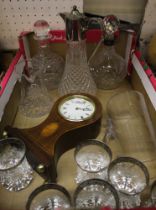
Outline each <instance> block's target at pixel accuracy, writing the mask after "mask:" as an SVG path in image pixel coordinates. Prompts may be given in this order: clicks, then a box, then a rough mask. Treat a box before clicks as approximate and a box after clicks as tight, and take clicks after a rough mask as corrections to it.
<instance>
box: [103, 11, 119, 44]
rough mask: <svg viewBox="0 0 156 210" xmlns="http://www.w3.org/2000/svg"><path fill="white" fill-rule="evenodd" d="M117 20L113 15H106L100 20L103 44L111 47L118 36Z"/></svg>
mask: <svg viewBox="0 0 156 210" xmlns="http://www.w3.org/2000/svg"><path fill="white" fill-rule="evenodd" d="M119 24H120V22H119V20H118V18H117V17H116V16H114V15H108V16H106V17H105V18H103V20H102V27H103V28H102V30H103V31H104V34H103V35H104V43H106V44H108V45H109V44H111V45H113V44H114V42H115V40H116V39H117V38H118V36H119Z"/></svg>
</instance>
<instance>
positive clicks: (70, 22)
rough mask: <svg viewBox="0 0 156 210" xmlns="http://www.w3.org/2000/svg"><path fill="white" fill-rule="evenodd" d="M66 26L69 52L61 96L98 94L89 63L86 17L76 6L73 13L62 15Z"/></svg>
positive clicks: (61, 86)
mask: <svg viewBox="0 0 156 210" xmlns="http://www.w3.org/2000/svg"><path fill="white" fill-rule="evenodd" d="M60 16H61V17H62V18H63V19H64V21H65V25H66V40H67V52H66V63H65V70H64V73H63V77H62V79H61V83H60V86H59V93H60V95H65V94H68V93H78V92H79V93H89V94H92V95H95V94H96V84H95V82H94V80H93V78H92V75H91V73H90V70H89V66H88V63H87V55H86V38H85V31H86V28H87V27H86V26H87V20H86V17H85V16H84V15H83V14H81V13H80V12H79V11H78V9H77V7H76V6H73V9H72V11H71V13H60Z"/></svg>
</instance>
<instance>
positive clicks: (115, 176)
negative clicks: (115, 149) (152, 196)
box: [108, 157, 149, 208]
mask: <svg viewBox="0 0 156 210" xmlns="http://www.w3.org/2000/svg"><path fill="white" fill-rule="evenodd" d="M108 179H109V182H110V183H111V184H112V185H113V186H114V187H115V189H116V190H117V191H118V192H119V198H120V204H121V208H135V207H138V206H140V203H141V200H140V193H141V192H142V191H143V190H144V189H145V188H146V186H147V185H148V183H149V173H148V170H147V168H146V166H145V165H144V164H143V163H142V162H140V161H139V160H137V159H134V158H131V157H119V158H117V159H115V160H114V161H112V162H111V164H110V165H109V167H108Z"/></svg>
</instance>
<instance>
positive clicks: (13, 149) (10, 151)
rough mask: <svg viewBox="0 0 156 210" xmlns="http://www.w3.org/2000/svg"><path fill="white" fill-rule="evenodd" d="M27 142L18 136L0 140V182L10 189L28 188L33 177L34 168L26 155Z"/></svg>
mask: <svg viewBox="0 0 156 210" xmlns="http://www.w3.org/2000/svg"><path fill="white" fill-rule="evenodd" d="M25 153H26V148H25V144H24V143H23V141H22V140H20V139H18V138H6V139H1V140H0V184H1V185H2V186H3V187H4V188H5V189H7V190H9V191H19V190H22V189H24V188H26V187H27V186H28V185H29V184H30V183H31V181H32V179H33V170H32V168H31V166H30V165H29V163H28V161H27V159H26V156H25Z"/></svg>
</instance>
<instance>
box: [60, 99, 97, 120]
mask: <svg viewBox="0 0 156 210" xmlns="http://www.w3.org/2000/svg"><path fill="white" fill-rule="evenodd" d="M94 112H95V103H94V102H93V101H92V100H91V99H90V98H88V97H86V96H82V95H73V96H69V97H68V98H66V99H64V100H63V101H62V102H61V103H60V105H59V113H60V115H61V116H62V117H63V118H64V119H66V120H69V121H74V122H80V121H84V120H87V119H90V118H91V117H92V116H93V114H94Z"/></svg>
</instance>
